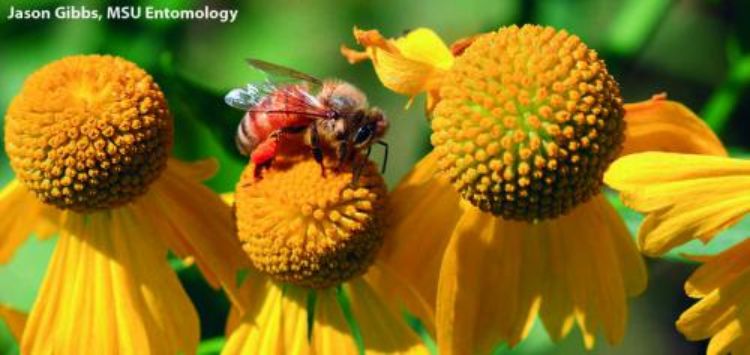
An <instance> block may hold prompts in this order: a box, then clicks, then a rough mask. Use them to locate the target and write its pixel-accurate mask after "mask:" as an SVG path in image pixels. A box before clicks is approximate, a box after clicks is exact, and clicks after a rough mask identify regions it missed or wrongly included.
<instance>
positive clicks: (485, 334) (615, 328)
mask: <svg viewBox="0 0 750 355" xmlns="http://www.w3.org/2000/svg"><path fill="white" fill-rule="evenodd" d="M498 260H500V261H502V262H498ZM645 284H646V270H645V266H644V264H643V260H642V259H641V257H640V255H639V254H638V250H637V249H636V247H635V243H633V241H632V238H631V237H630V235H629V234H628V232H627V229H626V227H625V225H624V224H623V222H622V221H621V220H620V218H619V216H618V215H617V213H616V212H615V211H614V209H613V208H612V207H611V206H610V205H609V204H608V203H607V201H606V200H605V199H604V198H603V197H602V196H596V197H594V198H593V199H592V200H591V201H589V202H586V203H585V204H584V205H581V206H579V207H577V208H576V209H574V210H573V211H571V212H570V213H569V214H568V215H565V216H563V217H560V218H557V219H554V220H549V221H540V222H537V223H534V224H530V223H526V222H513V221H505V220H502V219H499V218H495V217H494V216H492V215H489V214H486V213H482V212H480V211H478V210H477V209H474V208H469V209H467V210H466V211H465V212H464V214H463V216H462V217H461V220H460V221H459V222H458V224H457V226H456V228H455V231H454V234H453V236H452V237H451V239H450V244H449V246H448V248H447V250H446V252H445V257H444V259H443V265H442V269H441V273H440V281H439V285H438V299H437V302H438V303H437V313H436V325H437V334H438V345H439V346H440V350H441V353H442V354H451V353H461V354H462V353H466V352H468V353H479V354H484V353H488V352H489V351H490V350H491V349H492V348H493V347H494V346H496V345H497V344H499V343H501V342H506V343H507V344H508V345H510V346H513V345H515V344H517V343H519V342H520V341H521V340H523V339H524V338H525V337H526V336H527V335H528V332H529V330H530V328H531V325H532V324H533V320H534V318H535V317H536V315H537V313H540V314H541V318H542V321H543V322H544V325H545V327H546V328H547V331H548V333H549V334H550V336H551V337H552V339H553V340H560V339H562V338H563V337H564V336H566V335H567V334H568V332H569V331H570V329H571V327H572V325H573V324H574V323H576V322H577V323H578V325H579V326H580V327H581V330H582V333H583V334H582V335H583V339H584V343H585V345H586V346H587V347H589V348H591V347H593V345H594V339H595V338H596V333H597V332H599V331H603V332H604V334H605V336H606V338H607V340H608V342H610V343H617V342H618V341H620V340H621V339H622V336H623V333H624V330H625V324H626V319H627V304H626V297H627V296H632V295H636V294H638V293H640V292H642V291H643V289H644V288H645Z"/></svg>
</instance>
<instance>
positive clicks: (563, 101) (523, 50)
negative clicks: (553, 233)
mask: <svg viewBox="0 0 750 355" xmlns="http://www.w3.org/2000/svg"><path fill="white" fill-rule="evenodd" d="M444 83H445V84H444V85H443V86H442V88H441V91H440V96H441V101H440V102H439V103H438V105H437V107H436V108H435V111H434V116H433V117H434V118H433V120H432V128H433V132H434V133H433V135H432V143H433V145H434V146H435V153H436V154H437V155H438V157H439V164H440V169H441V172H442V173H444V174H445V175H447V176H448V177H449V178H450V179H451V181H452V182H453V185H454V186H455V188H456V189H457V190H458V191H459V193H460V194H461V196H462V197H463V198H464V199H466V200H468V201H469V202H471V203H472V204H473V205H475V206H476V207H478V208H480V209H481V210H483V211H486V212H490V213H493V214H495V215H497V216H502V217H504V218H507V219H514V220H527V221H533V220H540V219H545V218H554V217H556V216H559V215H561V214H564V213H566V212H567V211H569V210H570V209H571V208H573V207H574V206H576V205H578V204H580V203H582V202H584V201H586V200H587V199H589V198H590V197H591V196H593V195H595V194H597V193H598V192H599V191H600V188H601V186H602V176H603V174H604V171H605V169H606V168H607V166H608V165H609V164H610V163H611V162H612V160H613V159H614V158H615V156H616V155H617V154H618V152H619V150H620V148H621V145H622V142H623V139H624V129H625V123H624V121H623V113H624V111H623V108H622V99H621V97H620V90H619V88H618V85H617V83H616V82H615V80H614V79H613V78H612V76H610V75H609V74H608V73H607V69H606V67H605V66H604V62H603V61H602V60H601V59H599V58H598V57H597V54H596V52H594V51H593V50H591V49H589V48H588V47H587V46H586V45H585V44H583V43H582V42H581V41H580V39H579V38H578V37H576V36H571V35H569V34H567V33H566V32H565V31H556V30H554V29H552V28H549V27H547V28H544V27H539V26H529V25H527V26H524V27H522V28H518V27H508V28H503V29H500V30H499V31H497V32H492V33H488V34H486V35H483V36H481V37H479V38H478V39H477V40H476V41H475V42H474V43H473V44H472V45H471V46H470V47H469V48H467V49H466V51H465V52H464V53H463V54H462V55H461V56H460V57H458V58H457V59H456V62H455V64H454V66H453V68H452V69H451V71H450V72H449V74H448V76H447V78H446V80H445V81H444Z"/></svg>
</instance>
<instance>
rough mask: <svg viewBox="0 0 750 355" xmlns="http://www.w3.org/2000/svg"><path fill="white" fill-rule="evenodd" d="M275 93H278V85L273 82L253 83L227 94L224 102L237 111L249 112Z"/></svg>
mask: <svg viewBox="0 0 750 355" xmlns="http://www.w3.org/2000/svg"><path fill="white" fill-rule="evenodd" d="M274 91H276V85H274V84H273V83H271V82H268V81H263V82H259V83H251V84H247V85H246V86H245V87H243V88H236V89H233V90H232V91H230V92H229V93H227V94H226V96H224V102H226V103H227V105H229V106H232V107H234V108H236V109H240V110H243V111H247V110H249V109H251V108H252V107H253V106H255V105H257V104H258V103H260V101H261V100H263V98H264V97H266V96H268V94H270V93H272V92H274Z"/></svg>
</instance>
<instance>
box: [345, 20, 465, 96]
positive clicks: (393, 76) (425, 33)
mask: <svg viewBox="0 0 750 355" xmlns="http://www.w3.org/2000/svg"><path fill="white" fill-rule="evenodd" d="M354 37H355V38H356V40H357V42H358V43H359V44H361V45H362V46H364V47H365V51H363V52H358V51H355V50H352V49H349V48H347V47H345V46H342V47H341V53H342V55H344V57H346V58H347V59H348V60H349V62H350V63H356V62H359V61H362V60H364V59H367V58H369V59H370V60H371V61H372V63H373V66H374V68H375V73H376V74H377V75H378V78H379V79H380V81H381V82H382V83H383V86H385V87H387V88H389V89H391V90H393V91H395V92H397V93H400V94H404V95H407V96H410V97H414V96H416V95H418V94H420V93H422V92H428V93H431V95H435V94H436V93H437V89H438V88H439V86H440V80H441V79H442V77H443V76H444V74H445V72H446V71H447V70H448V69H450V67H451V66H452V65H453V54H452V53H451V51H450V49H449V48H448V47H447V46H446V45H445V43H443V41H442V40H441V39H440V37H438V36H437V34H435V33H434V32H433V31H432V30H429V29H426V28H418V29H416V30H414V31H411V32H409V33H408V34H407V35H405V36H404V37H400V38H398V39H395V40H394V39H386V38H384V37H383V36H382V35H381V34H380V32H378V31H377V30H367V31H363V30H360V29H357V28H355V29H354Z"/></svg>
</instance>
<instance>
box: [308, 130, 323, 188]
mask: <svg viewBox="0 0 750 355" xmlns="http://www.w3.org/2000/svg"><path fill="white" fill-rule="evenodd" d="M310 146H311V147H312V154H313V158H315V161H316V162H317V163H318V165H320V176H322V177H325V176H326V168H325V165H323V149H321V148H320V137H319V136H318V126H317V125H316V124H314V123H313V124H312V126H310Z"/></svg>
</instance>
